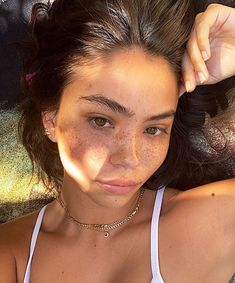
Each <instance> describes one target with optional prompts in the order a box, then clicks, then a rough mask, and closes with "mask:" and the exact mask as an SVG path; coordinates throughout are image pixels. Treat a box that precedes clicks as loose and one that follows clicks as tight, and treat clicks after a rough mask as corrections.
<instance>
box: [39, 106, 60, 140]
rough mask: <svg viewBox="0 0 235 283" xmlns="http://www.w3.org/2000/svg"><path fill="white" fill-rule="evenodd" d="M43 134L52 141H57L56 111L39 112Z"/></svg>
mask: <svg viewBox="0 0 235 283" xmlns="http://www.w3.org/2000/svg"><path fill="white" fill-rule="evenodd" d="M41 117H42V123H43V126H44V129H45V135H47V137H48V138H49V139H50V140H51V141H52V142H55V143H56V142H57V138H56V131H55V128H56V111H45V112H42V113H41Z"/></svg>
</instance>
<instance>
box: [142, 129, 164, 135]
mask: <svg viewBox="0 0 235 283" xmlns="http://www.w3.org/2000/svg"><path fill="white" fill-rule="evenodd" d="M146 132H147V134H150V135H152V136H159V135H160V134H162V133H165V134H167V131H166V129H162V128H158V127H149V128H147V129H146Z"/></svg>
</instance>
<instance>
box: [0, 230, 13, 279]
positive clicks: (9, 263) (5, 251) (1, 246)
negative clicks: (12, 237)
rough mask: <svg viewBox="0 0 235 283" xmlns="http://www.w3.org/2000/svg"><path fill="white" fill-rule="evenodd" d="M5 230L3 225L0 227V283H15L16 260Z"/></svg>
mask: <svg viewBox="0 0 235 283" xmlns="http://www.w3.org/2000/svg"><path fill="white" fill-rule="evenodd" d="M7 230H8V229H5V225H1V226H0V283H16V282H17V267H16V260H15V256H14V254H13V251H12V247H11V244H10V242H9V239H8V233H7V232H8V231H7Z"/></svg>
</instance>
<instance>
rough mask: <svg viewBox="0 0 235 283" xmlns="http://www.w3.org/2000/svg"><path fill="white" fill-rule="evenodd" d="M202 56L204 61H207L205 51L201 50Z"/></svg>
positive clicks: (207, 57)
mask: <svg viewBox="0 0 235 283" xmlns="http://www.w3.org/2000/svg"><path fill="white" fill-rule="evenodd" d="M202 58H203V60H204V61H207V60H208V59H209V56H208V54H207V52H206V51H202Z"/></svg>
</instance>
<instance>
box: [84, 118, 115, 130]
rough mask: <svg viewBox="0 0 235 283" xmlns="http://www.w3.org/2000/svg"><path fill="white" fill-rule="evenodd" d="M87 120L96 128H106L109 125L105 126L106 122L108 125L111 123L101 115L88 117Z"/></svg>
mask: <svg viewBox="0 0 235 283" xmlns="http://www.w3.org/2000/svg"><path fill="white" fill-rule="evenodd" d="M88 120H89V122H90V123H91V124H92V126H95V127H97V128H107V127H109V126H105V124H106V123H109V125H112V123H111V122H110V121H109V120H107V119H105V118H103V117H89V119H88Z"/></svg>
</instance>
